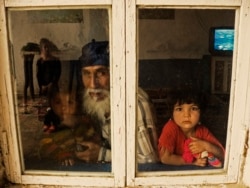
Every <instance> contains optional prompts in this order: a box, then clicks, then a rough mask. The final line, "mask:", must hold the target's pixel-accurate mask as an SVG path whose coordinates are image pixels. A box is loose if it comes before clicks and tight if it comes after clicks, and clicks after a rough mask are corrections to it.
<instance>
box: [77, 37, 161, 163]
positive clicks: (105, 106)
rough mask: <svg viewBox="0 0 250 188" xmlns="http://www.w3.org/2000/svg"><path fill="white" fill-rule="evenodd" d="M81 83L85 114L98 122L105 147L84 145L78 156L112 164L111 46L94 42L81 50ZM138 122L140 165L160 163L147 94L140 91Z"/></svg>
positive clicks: (87, 143)
mask: <svg viewBox="0 0 250 188" xmlns="http://www.w3.org/2000/svg"><path fill="white" fill-rule="evenodd" d="M80 64H81V73H82V81H83V85H84V94H83V107H84V111H85V112H86V113H87V114H89V115H91V116H92V117H93V118H94V119H95V120H98V125H99V126H98V129H99V132H100V133H101V135H102V137H103V143H102V144H101V145H98V144H96V143H93V142H89V141H84V142H81V145H82V146H85V147H84V148H86V147H87V148H88V149H87V150H84V151H80V152H76V156H77V157H78V158H79V159H81V160H84V161H87V162H111V122H110V113H111V112H110V72H109V45H108V42H107V41H101V42H100V41H95V40H93V41H92V42H90V43H88V44H87V45H85V46H84V47H83V48H82V56H81V57H80ZM137 110H138V118H137V143H138V147H137V162H138V163H150V162H156V161H158V155H157V135H156V128H155V122H154V120H155V116H154V115H153V114H152V106H151V104H150V103H149V98H148V96H147V94H146V93H145V92H144V91H143V90H142V89H140V88H139V90H138V109H137Z"/></svg>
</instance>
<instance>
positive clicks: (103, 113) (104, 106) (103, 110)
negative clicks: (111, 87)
mask: <svg viewBox="0 0 250 188" xmlns="http://www.w3.org/2000/svg"><path fill="white" fill-rule="evenodd" d="M90 91H91V92H94V91H98V92H102V93H104V96H106V97H105V98H104V99H103V100H95V99H96V98H94V99H93V98H91V97H90V95H89V92H90ZM83 107H84V110H85V111H86V112H87V113H88V114H90V115H91V116H95V117H97V118H98V120H99V121H101V122H102V123H103V124H104V123H105V121H106V120H107V118H109V116H110V93H109V91H108V90H105V89H98V90H94V89H86V90H85V91H84V96H83Z"/></svg>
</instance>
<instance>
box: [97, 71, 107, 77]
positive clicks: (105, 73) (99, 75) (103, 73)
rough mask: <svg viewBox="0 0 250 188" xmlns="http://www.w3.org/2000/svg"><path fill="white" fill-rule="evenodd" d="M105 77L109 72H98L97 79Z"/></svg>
mask: <svg viewBox="0 0 250 188" xmlns="http://www.w3.org/2000/svg"><path fill="white" fill-rule="evenodd" d="M105 75H107V71H104V70H103V71H98V72H97V73H96V76H97V77H101V76H105Z"/></svg>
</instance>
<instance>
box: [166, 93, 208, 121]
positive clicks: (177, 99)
mask: <svg viewBox="0 0 250 188" xmlns="http://www.w3.org/2000/svg"><path fill="white" fill-rule="evenodd" d="M177 103H178V104H179V105H182V104H185V103H186V104H191V103H194V104H195V105H197V106H198V107H199V108H200V110H201V111H202V112H203V111H205V109H206V105H207V97H206V95H205V93H203V92H201V91H198V90H194V89H178V90H174V91H172V92H171V93H170V95H169V103H168V109H169V110H168V111H169V112H168V114H169V117H172V114H173V109H174V105H175V104H177Z"/></svg>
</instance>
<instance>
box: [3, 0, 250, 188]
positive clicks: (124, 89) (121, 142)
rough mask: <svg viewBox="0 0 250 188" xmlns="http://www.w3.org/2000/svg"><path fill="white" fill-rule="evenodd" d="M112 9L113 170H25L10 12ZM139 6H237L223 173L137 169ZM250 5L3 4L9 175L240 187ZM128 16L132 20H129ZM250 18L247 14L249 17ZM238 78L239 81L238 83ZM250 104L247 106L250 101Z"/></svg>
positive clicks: (205, 0)
mask: <svg viewBox="0 0 250 188" xmlns="http://www.w3.org/2000/svg"><path fill="white" fill-rule="evenodd" d="M58 5H60V6H62V7H63V6H73V5H77V6H84V5H90V6H92V5H93V6H94V5H95V6H110V7H111V17H110V40H111V41H110V43H111V45H110V48H111V49H110V51H111V56H110V57H111V62H112V63H111V69H110V70H111V99H112V101H111V105H112V122H113V124H112V125H115V126H113V127H112V128H113V129H112V130H113V137H112V143H113V145H112V146H113V147H112V159H113V160H112V172H111V173H93V174H89V173H84V172H82V173H68V172H67V173H65V172H56V173H54V174H51V173H45V172H37V173H36V174H34V172H30V173H27V172H22V170H21V164H20V153H19V152H18V151H19V148H18V145H19V144H18V139H17V136H16V135H17V128H16V127H17V126H16V119H15V117H16V115H15V108H14V99H13V92H14V86H13V85H12V77H11V75H10V72H11V67H10V64H9V62H11V58H10V57H9V54H10V50H9V48H8V32H7V27H6V25H7V21H6V8H10V7H13V8H22V7H23V8H25V7H37V6H39V7H40V6H41V7H58ZM137 6H138V7H139V6H145V7H146V6H148V7H171V8H220V9H221V8H232V9H235V10H236V18H235V21H236V22H235V28H236V35H235V38H236V40H235V41H236V44H235V46H236V47H237V50H235V52H234V55H233V63H232V64H233V73H232V85H231V86H232V87H231V99H230V100H231V101H232V102H231V103H230V111H229V120H228V122H229V123H228V132H227V145H226V149H227V155H226V161H225V167H224V169H222V170H212V171H206V172H208V174H205V175H204V172H203V171H195V172H194V171H191V172H190V171H188V172H184V171H178V172H140V173H138V172H137V171H136V167H137V165H136V161H135V156H136V151H135V148H136V144H135V143H136V142H135V141H136V139H135V138H136V134H135V133H136V128H135V127H136V126H135V125H136V116H135V114H136V94H135V91H136V88H137V72H136V70H137V67H136V62H137V53H136V52H137V36H136V33H137V28H136V27H137V19H136V8H137ZM249 6H250V2H249V1H248V0H220V1H210V0H136V1H135V0H125V1H124V0H113V1H112V0H74V1H68V0H55V1H51V0H22V1H20V0H3V1H0V17H1V21H0V46H1V49H0V57H1V69H0V94H1V95H0V106H1V108H0V119H1V121H0V129H1V147H2V148H3V157H4V163H5V164H7V165H6V166H5V167H6V174H7V177H8V179H9V180H10V181H12V182H15V183H20V184H43V185H61V186H63V185H65V186H67V185H70V186H87V187H88V186H101V187H103V186H110V187H113V186H117V187H123V186H126V185H128V186H139V185H141V186H167V187H168V186H177V185H183V186H185V185H200V184H206V185H207V184H227V183H236V182H237V181H238V179H239V175H240V170H239V169H240V167H241V163H242V160H241V156H242V155H243V150H244V142H245V138H246V137H247V136H246V133H247V131H246V130H247V125H248V123H249V119H250V115H249V114H248V113H247V112H249V111H250V109H249V108H250V101H249V100H247V96H250V94H249V93H250V92H249V91H248V89H247V86H248V82H247V81H249V76H250V75H249V74H250V73H249V72H250V67H249V66H250V62H249V61H250V60H249V57H250V52H249V49H250V44H249V43H248V42H245V41H250V34H249V33H250V32H246V31H250V26H249V23H250V16H249V15H250V10H249V9H248V8H247V7H249ZM125 15H126V18H125ZM246 15H247V16H246ZM236 78H237V79H236ZM246 101H247V102H246Z"/></svg>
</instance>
